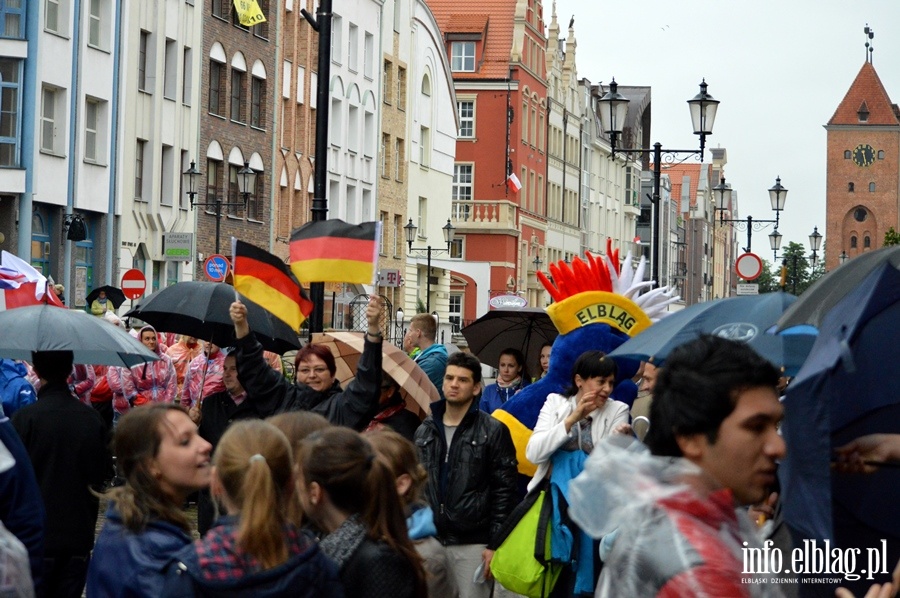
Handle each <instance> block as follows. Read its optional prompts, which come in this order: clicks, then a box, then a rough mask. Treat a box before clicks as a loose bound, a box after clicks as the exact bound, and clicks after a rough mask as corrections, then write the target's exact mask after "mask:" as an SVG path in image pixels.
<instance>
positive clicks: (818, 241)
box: [781, 226, 847, 295]
mask: <svg viewBox="0 0 900 598" xmlns="http://www.w3.org/2000/svg"><path fill="white" fill-rule="evenodd" d="M809 247H810V249H812V256H811V258H812V263H813V267H815V265H816V254H817V253H818V251H819V249H820V248H821V247H822V235H821V234H820V233H819V227H818V226H814V227H813V232H812V233H810V235H809ZM790 257H791V266H792V268H793V270H792V271H793V275H792V276H791V292H792V293H793V294H794V295H796V294H797V278H799V276H798V273H797V260H798V259H799V257H800V256H798V255H797V254H796V253H795V254H794V255H792V256H790ZM846 257H847V254H846V253H844V252H843V251H842V252H841V258H840V260H841V263H844V261H845V260H846ZM781 270H782V276H781V280H782V281H783V282H782V286H781V290H782V291H783V290H784V287H785V286H787V276H786V271H787V258H786V257H785V258H784V260H782V262H781Z"/></svg>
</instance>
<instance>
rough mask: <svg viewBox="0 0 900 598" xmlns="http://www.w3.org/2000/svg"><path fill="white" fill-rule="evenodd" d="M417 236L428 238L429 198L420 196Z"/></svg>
mask: <svg viewBox="0 0 900 598" xmlns="http://www.w3.org/2000/svg"><path fill="white" fill-rule="evenodd" d="M416 226H417V229H416V236H417V237H419V238H420V239H427V238H428V198H427V197H420V198H419V218H418V221H417V222H416Z"/></svg>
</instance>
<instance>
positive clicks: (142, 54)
mask: <svg viewBox="0 0 900 598" xmlns="http://www.w3.org/2000/svg"><path fill="white" fill-rule="evenodd" d="M149 44H150V33H149V32H147V31H141V41H140V45H139V46H138V90H140V91H143V92H148V90H147V83H148V77H147V66H148V62H147V47H148V45H149ZM148 93H149V92H148Z"/></svg>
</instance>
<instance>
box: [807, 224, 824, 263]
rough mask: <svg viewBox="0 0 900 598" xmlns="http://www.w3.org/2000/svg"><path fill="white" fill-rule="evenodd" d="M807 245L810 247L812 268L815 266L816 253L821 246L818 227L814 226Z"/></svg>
mask: <svg viewBox="0 0 900 598" xmlns="http://www.w3.org/2000/svg"><path fill="white" fill-rule="evenodd" d="M809 247H810V248H811V249H812V262H813V268H815V267H816V254H817V253H818V252H819V249H820V248H821V247H822V235H821V234H820V233H819V227H818V226H814V227H813V232H812V234H811V235H810V236H809Z"/></svg>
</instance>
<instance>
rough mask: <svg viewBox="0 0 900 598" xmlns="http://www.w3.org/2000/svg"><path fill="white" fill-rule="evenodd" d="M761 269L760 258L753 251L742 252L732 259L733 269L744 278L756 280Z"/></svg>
mask: <svg viewBox="0 0 900 598" xmlns="http://www.w3.org/2000/svg"><path fill="white" fill-rule="evenodd" d="M762 269H763V265H762V260H761V259H759V256H758V255H756V254H755V253H742V254H741V255H739V256H738V257H737V259H736V260H735V261H734V271H735V272H737V275H738V276H740V277H741V278H743V279H744V280H756V279H757V278H759V275H760V274H762Z"/></svg>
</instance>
